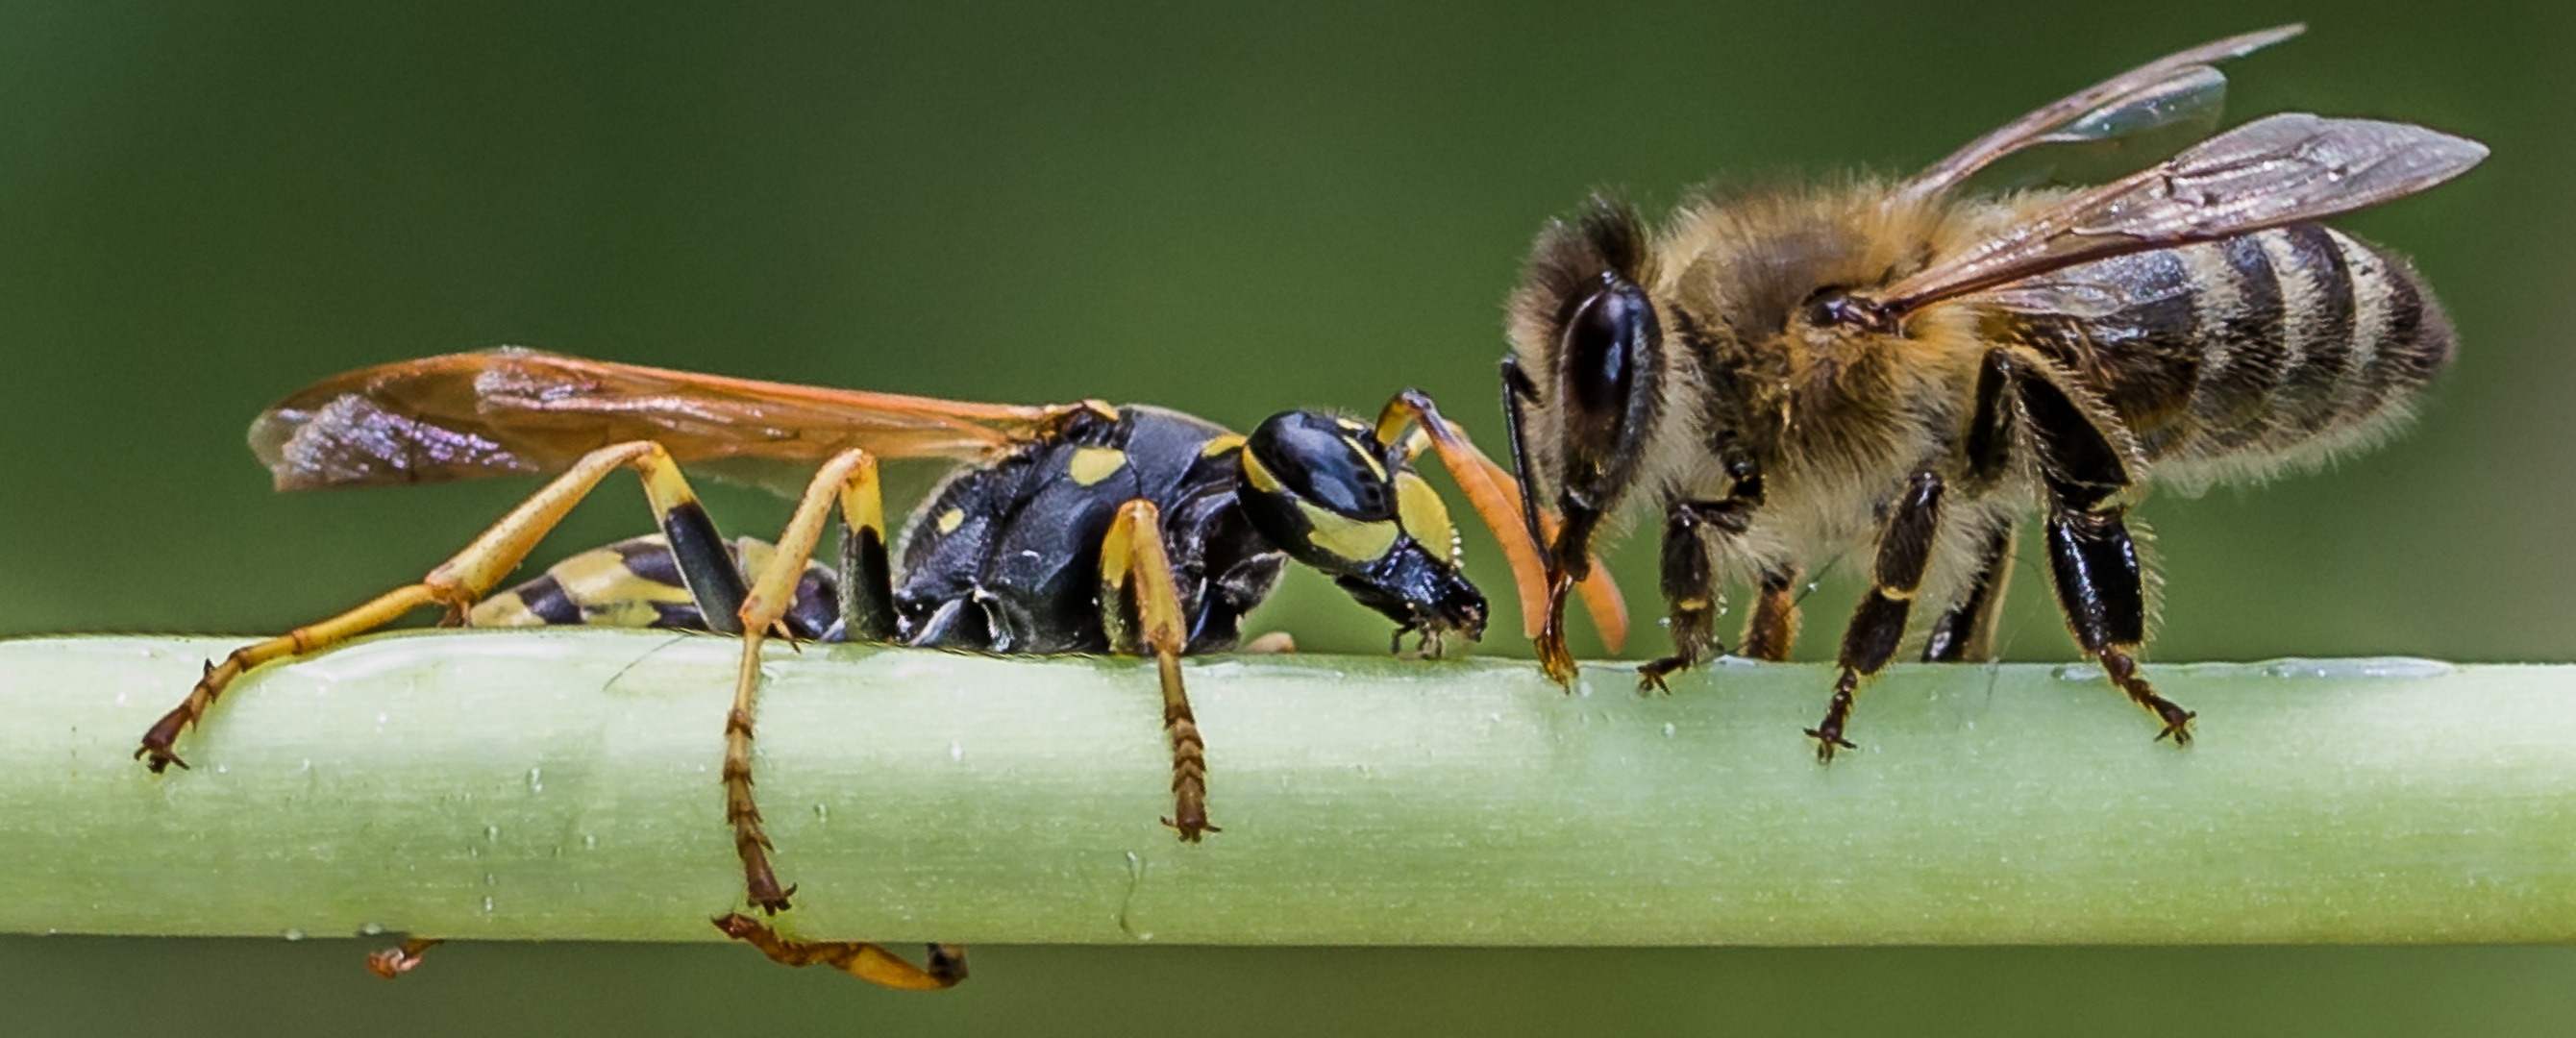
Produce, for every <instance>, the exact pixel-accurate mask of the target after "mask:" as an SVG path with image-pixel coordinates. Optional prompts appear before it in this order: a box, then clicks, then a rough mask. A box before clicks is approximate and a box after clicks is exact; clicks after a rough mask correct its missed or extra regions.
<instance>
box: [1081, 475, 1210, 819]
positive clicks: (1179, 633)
mask: <svg viewBox="0 0 2576 1038" xmlns="http://www.w3.org/2000/svg"><path fill="white" fill-rule="evenodd" d="M1100 611H1101V623H1102V626H1103V627H1105V628H1107V629H1108V632H1109V651H1111V652H1117V653H1125V654H1130V655H1138V656H1141V655H1145V654H1147V653H1151V654H1153V657H1154V665H1155V669H1156V671H1157V672H1159V674H1160V675H1161V677H1162V683H1163V732H1164V734H1166V735H1168V736H1169V737H1170V738H1171V741H1172V816H1171V817H1170V818H1166V819H1163V824H1164V825H1168V826H1171V827H1172V828H1174V829H1177V830H1179V831H1180V834H1181V839H1182V840H1183V841H1184V842H1187V843H1197V842H1198V841H1199V836H1200V835H1201V834H1203V833H1213V832H1222V831H1223V830H1221V829H1218V828H1217V827H1216V826H1213V825H1209V824H1208V818H1207V743H1206V742H1205V741H1204V740H1202V739H1201V738H1200V737H1199V722H1198V718H1197V716H1196V715H1194V714H1192V713H1191V712H1190V696H1189V690H1188V689H1185V688H1183V687H1181V652H1182V650H1183V649H1185V648H1187V647H1188V645H1189V634H1188V624H1187V622H1186V621H1184V620H1183V618H1182V617H1181V596H1180V591H1179V588H1178V587H1177V586H1176V585H1175V584H1174V583H1173V579H1172V561H1171V558H1170V556H1168V555H1166V554H1164V552H1163V517H1162V512H1161V511H1160V510H1159V509H1156V508H1155V507H1154V503H1153V502H1151V501H1145V500H1141V499H1140V500H1135V501H1129V502H1127V503H1126V504H1124V505H1120V506H1119V507H1118V518H1117V519H1116V520H1114V521H1112V522H1111V523H1110V524H1109V536H1108V538H1107V540H1105V541H1104V542H1103V543H1102V544H1101V548H1100Z"/></svg>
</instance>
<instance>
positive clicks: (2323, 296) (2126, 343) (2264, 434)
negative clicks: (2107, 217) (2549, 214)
mask: <svg viewBox="0 0 2576 1038" xmlns="http://www.w3.org/2000/svg"><path fill="white" fill-rule="evenodd" d="M2064 276H2065V277H2066V278H2067V279H2068V280H2071V281H2090V282H2093V283H2097V284H2107V285H2113V286H2116V287H2118V288H2119V289H2121V290H2122V294H2123V295H2124V296H2125V297H2126V298H2127V299H2129V300H2132V301H2131V302H2129V303H2127V304H2126V305H2124V306H2122V307H2121V308H2119V309H2118V310H2115V311H2113V312H2111V313H2109V314H2105V315H2101V316H2087V317H2062V316H2061V317H2047V318H2035V319H2033V320H2032V321H2031V323H2030V325H2029V330H2030V331H2031V332H2033V333H2036V335H2035V336H2034V337H2035V338H2038V339H2040V340H2041V344H2042V345H2044V346H2048V347H2052V348H2053V351H2054V352H2057V353H2058V354H2059V356H2060V358H2061V359H2062V360H2065V361H2066V362H2068V363H2069V364H2070V365H2071V366H2073V367H2074V368H2075V369H2076V370H2077V371H2078V372H2079V374H2080V375H2081V376H2082V377H2083V378H2084V380H2085V381H2086V382H2087V383H2088V384H2090V385H2091V386H2092V387H2093V388H2094V389H2095V391H2097V392H2099V393H2100V394H2101V395H2102V396H2103V398H2104V399H2105V400H2106V401H2107V402H2108V403H2109V404H2110V405H2111V407H2112V409H2113V410H2114V411H2116V412H2118V413H2119V415H2120V418H2121V419H2122V420H2123V421H2124V422H2126V423H2127V424H2128V425H2129V427H2130V428H2131V430H2132V431H2134V432H2136V433H2137V434H2138V438H2139V442H2140V444H2141V446H2142V447H2143V448H2144V449H2145V451H2146V453H2147V456H2148V458H2149V459H2150V460H2151V461H2158V462H2172V463H2176V464H2178V465H2189V464H2190V463H2192V462H2202V461H2211V462H2215V461H2223V460H2238V461H2245V462H2259V461H2260V460H2262V459H2267V458H2271V457H2276V456H2283V455H2296V454H2300V453H2303V452H2306V451H2309V450H2319V449H2331V448H2332V447H2334V446H2337V445H2341V444H2344V443H2347V442H2350V441H2352V440H2355V439H2360V438H2364V437H2367V436H2368V435H2369V433H2370V432H2371V431H2373V430H2375V429H2377V428H2380V427H2381V426H2384V425H2386V424H2387V423H2388V422H2389V421H2391V420H2393V419H2394V418H2395V417H2396V416H2397V415H2399V414H2402V413H2403V412H2404V406H2403V405H2404V403H2405V402H2406V401H2407V400H2408V399H2410V398H2411V397H2412V396H2413V394H2414V391H2415V389H2416V387H2418V386H2421V385H2422V384H2424V383H2425V382H2426V381H2428V380H2430V379H2431V378H2432V377H2433V376H2434V375H2435V374H2438V373H2439V372H2440V371H2441V370H2442V369H2443V368H2444V367H2446V366H2448V365H2449V364H2450V362H2451V356H2452V353H2453V350H2454V338H2453V335H2452V331H2451V325H2450V322H2449V320H2448V319H2446V318H2445V317H2444V316H2443V315H2442V311H2441V307H2440V305H2439V304H2438V303H2436V302H2435V301H2434V299H2433V295H2432V292H2431V290H2430V289H2429V288H2427V287H2426V286H2425V284H2424V281H2423V278H2422V277H2421V276H2419V275H2417V274H2416V273H2415V271H2414V269H2413V268H2411V267H2409V266H2407V265H2406V263H2405V261H2404V260H2401V259H2398V258H2396V257H2394V256H2390V255H2388V254H2387V253H2384V252H2381V251H2380V250H2378V249H2377V248H2376V247H2374V246H2371V245H2369V244H2366V243H2364V242H2362V241H2360V240H2358V239H2355V238H2353V237H2351V236H2350V235H2346V234H2344V233H2343V232H2341V231H2336V230H2333V229H2331V228H2327V227H2322V226H2318V225H2316V224H2295V225H2292V226H2289V227H2284V228H2279V229H2275V230H2268V231H2258V232H2255V233H2253V234H2247V235H2240V236H2238V237H2235V238H2229V239H2226V240H2223V241H2218V242H2212V243H2207V244H2200V245H2187V246H2181V247H2177V248H2171V249H2158V250H2154V251H2150V252H2144V253H2138V254H2135V255H2130V256H2123V257H2119V258H2117V259H2112V260H2106V261H2103V262H2100V263H2095V264H2088V265H2086V266H2084V267H2078V268H2075V269H2073V270H2070V271H2068V272H2067V273H2066V275H2064Z"/></svg>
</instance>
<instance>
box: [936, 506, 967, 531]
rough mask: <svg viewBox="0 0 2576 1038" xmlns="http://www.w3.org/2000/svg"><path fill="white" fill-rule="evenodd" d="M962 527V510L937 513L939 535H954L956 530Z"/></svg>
mask: <svg viewBox="0 0 2576 1038" xmlns="http://www.w3.org/2000/svg"><path fill="white" fill-rule="evenodd" d="M964 525H966V510H965V509H963V508H951V509H949V510H947V511H945V512H941V513H939V532H941V533H956V532H957V528H958V527H960V526H964Z"/></svg>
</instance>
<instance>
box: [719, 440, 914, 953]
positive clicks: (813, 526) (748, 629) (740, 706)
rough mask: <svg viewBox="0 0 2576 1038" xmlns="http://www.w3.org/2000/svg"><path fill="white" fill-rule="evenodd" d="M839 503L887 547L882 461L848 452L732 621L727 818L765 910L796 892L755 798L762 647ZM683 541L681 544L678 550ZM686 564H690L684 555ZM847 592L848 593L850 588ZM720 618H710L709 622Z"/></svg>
mask: <svg viewBox="0 0 2576 1038" xmlns="http://www.w3.org/2000/svg"><path fill="white" fill-rule="evenodd" d="M836 501H837V502H838V503H839V505H840V508H841V513H842V520H843V522H845V523H846V524H847V525H849V526H852V527H855V528H857V529H858V530H859V531H860V539H861V540H862V541H864V540H865V539H866V537H867V534H868V533H869V532H870V531H875V532H876V533H877V542H878V543H879V544H880V545H882V544H883V543H884V536H883V526H884V522H885V520H884V514H885V507H884V505H883V503H882V501H881V499H880V496H879V491H878V489H877V463H876V459H874V458H871V457H869V456H868V454H867V452H865V451H861V450H847V451H843V452H841V453H840V454H838V455H835V456H834V457H833V458H832V460H831V461H829V462H826V463H825V464H824V465H823V468H822V469H821V470H820V471H818V472H816V473H815V474H814V480H813V482H812V483H809V484H807V485H806V488H805V494H804V496H803V497H802V498H799V499H798V500H797V503H796V511H795V514H794V515H792V516H790V517H789V518H788V520H787V529H786V530H785V531H784V532H781V533H780V534H779V535H778V548H777V550H776V551H774V552H772V553H771V554H770V556H769V564H768V565H767V566H766V567H763V568H762V569H761V571H760V573H759V575H758V576H757V577H756V578H755V579H754V580H753V581H752V584H751V588H750V590H749V591H748V592H747V593H746V594H745V595H743V597H742V604H741V605H740V606H739V607H737V609H736V610H735V612H734V613H733V614H731V615H729V616H727V617H726V618H725V619H726V620H727V621H729V622H730V623H731V624H732V625H733V626H734V627H736V628H737V629H739V630H740V631H741V632H742V664H741V666H739V667H738V668H736V670H735V672H734V685H733V709H732V711H731V712H729V713H727V714H726V715H725V755H724V773H723V775H724V789H725V820H726V821H727V822H729V823H731V824H732V825H733V845H734V850H735V852H736V853H737V854H739V855H740V856H741V858H742V870H743V883H744V887H745V889H746V890H747V891H748V893H749V897H750V900H751V903H752V904H753V905H754V906H756V907H758V908H760V909H761V910H762V911H764V912H772V913H775V912H778V911H780V910H782V909H785V908H787V907H788V901H787V899H788V897H789V896H790V895H793V894H794V893H795V892H796V891H795V888H793V887H781V886H780V885H779V883H778V874H777V872H776V871H775V870H773V869H771V868H770V865H769V851H770V850H771V845H770V842H769V834H768V833H766V832H764V831H762V829H761V824H760V805H759V804H758V803H757V802H755V801H754V800H753V799H752V794H751V739H752V710H753V703H754V697H755V696H756V694H757V693H758V692H759V689H760V646H761V642H762V640H763V639H765V638H767V637H768V636H769V633H770V632H771V631H772V630H779V631H784V630H785V629H786V625H785V623H784V620H785V618H786V616H787V611H788V610H789V609H791V608H794V607H795V605H796V588H797V585H798V584H799V583H800V582H801V581H802V580H803V578H804V576H805V567H806V563H807V561H808V560H810V559H812V558H813V556H814V544H815V542H817V541H819V540H821V539H822V537H823V523H824V522H825V521H826V520H828V519H830V518H831V513H832V509H833V505H834V503H835V502H836ZM677 544H678V542H677V541H676V540H674V542H673V546H674V547H675V548H676V547H677ZM880 561H882V560H880ZM682 563H683V565H684V566H685V565H686V559H685V558H683V560H682ZM843 594H844V595H845V596H846V594H847V591H846V589H845V590H844V592H843ZM714 618H715V617H714V615H713V614H710V615H709V619H710V620H713V619H714ZM853 619H856V618H855V617H854V618H853Z"/></svg>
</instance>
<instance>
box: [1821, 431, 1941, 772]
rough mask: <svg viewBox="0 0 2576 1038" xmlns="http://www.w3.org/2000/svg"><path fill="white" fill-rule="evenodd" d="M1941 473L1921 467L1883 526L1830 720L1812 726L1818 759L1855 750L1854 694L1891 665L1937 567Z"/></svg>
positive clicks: (1847, 634)
mask: <svg viewBox="0 0 2576 1038" xmlns="http://www.w3.org/2000/svg"><path fill="white" fill-rule="evenodd" d="M1941 491H1942V483H1941V477H1940V476H1939V475H1938V474H1936V473H1934V472H1932V471H1931V470H1929V469H1925V470H1923V471H1920V472H1916V473H1915V474H1914V475H1913V476H1911V477H1909V478H1907V479H1906V481H1905V492H1904V493H1903V494H1901V495H1899V496H1898V497H1897V499H1896V506H1895V508H1894V509H1892V510H1891V511H1890V512H1889V514H1888V517H1887V527H1886V528H1885V529H1883V530H1881V531H1879V535H1878V562H1877V564H1876V565H1875V566H1874V567H1873V568H1872V569H1871V571H1870V586H1869V593H1868V594H1866V595H1863V596H1861V600H1860V607H1859V608H1857V609H1855V610H1853V612H1852V619H1851V626H1849V627H1846V628H1843V646H1842V652H1841V655H1840V660H1841V663H1842V676H1841V677H1840V678H1838V679H1836V680H1835V682H1834V698H1833V700H1832V701H1831V702H1830V703H1828V704H1827V705H1826V707H1825V720H1824V722H1823V723H1821V724H1818V725H1817V726H1815V727H1813V728H1810V729H1807V734H1808V735H1810V736H1813V737H1814V738H1815V740H1816V759H1817V760H1822V761H1830V760H1832V759H1834V750H1835V749H1836V748H1841V749H1851V748H1852V744H1851V743H1850V742H1849V741H1848V740H1846V739H1844V738H1843V725H1844V724H1845V723H1846V722H1848V721H1850V720H1851V708H1852V697H1853V695H1854V694H1856V693H1858V692H1859V691H1860V682H1861V679H1862V678H1866V677H1869V676H1871V675H1873V674H1876V673H1878V672H1879V671H1881V670H1884V669H1886V667H1887V661H1888V660H1890V659H1893V658H1895V656H1896V646H1897V644H1898V643H1900V642H1903V641H1904V640H1905V617H1906V614H1907V613H1908V612H1910V611H1911V610H1912V607H1913V605H1914V595H1915V593H1916V592H1918V591H1921V590H1922V588H1923V573H1924V571H1925V570H1928V569H1930V568H1931V566H1932V544H1933V538H1934V536H1935V535H1937V534H1938V533H1939V532H1940V528H1941Z"/></svg>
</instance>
